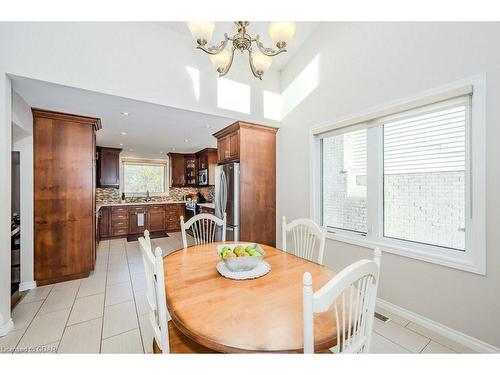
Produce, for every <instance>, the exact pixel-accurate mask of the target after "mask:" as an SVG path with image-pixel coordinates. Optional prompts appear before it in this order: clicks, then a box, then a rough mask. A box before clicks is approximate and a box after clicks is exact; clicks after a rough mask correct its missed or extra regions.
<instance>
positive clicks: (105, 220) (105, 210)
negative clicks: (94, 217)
mask: <svg viewBox="0 0 500 375" xmlns="http://www.w3.org/2000/svg"><path fill="white" fill-rule="evenodd" d="M99 235H100V237H101V238H106V237H109V236H110V235H111V208H109V207H101V209H100V210H99Z"/></svg>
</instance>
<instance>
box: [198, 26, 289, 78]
mask: <svg viewBox="0 0 500 375" xmlns="http://www.w3.org/2000/svg"><path fill="white" fill-rule="evenodd" d="M234 24H235V26H236V31H237V32H236V34H234V35H233V36H232V37H229V36H228V35H227V33H226V34H224V40H223V41H222V42H221V43H220V44H219V45H218V46H207V43H208V41H209V40H210V38H211V37H212V34H213V31H214V29H215V24H214V23H213V22H188V27H189V30H190V31H191V34H192V35H193V37H194V39H195V40H196V43H197V44H198V46H197V47H196V48H198V49H201V50H202V51H204V52H206V53H208V54H209V55H210V60H212V63H213V65H214V66H215V68H216V69H217V72H218V73H219V77H222V76H225V75H226V74H227V73H228V72H229V69H230V68H231V65H232V63H233V58H234V51H236V50H239V51H240V52H241V53H243V52H245V51H248V60H249V63H250V69H251V70H252V73H253V75H254V76H255V77H256V78H258V79H262V76H263V75H264V73H265V72H266V71H267V70H268V69H269V67H270V66H271V64H272V62H273V61H272V56H276V55H278V54H280V53H282V52H286V44H287V42H288V41H290V39H292V37H293V35H294V34H295V23H294V22H270V24H269V29H268V31H269V35H270V36H271V39H272V40H273V43H274V44H275V45H276V48H277V49H273V48H267V47H264V45H263V44H262V42H261V41H260V37H259V35H256V36H255V38H252V37H251V36H250V35H249V34H247V28H248V25H249V24H250V22H248V21H236V22H235V23H234ZM229 42H231V43H229ZM254 43H255V45H256V46H257V49H254V48H253V47H252V45H253V44H254ZM228 44H229V48H226V47H228Z"/></svg>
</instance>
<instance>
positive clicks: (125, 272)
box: [0, 233, 471, 353]
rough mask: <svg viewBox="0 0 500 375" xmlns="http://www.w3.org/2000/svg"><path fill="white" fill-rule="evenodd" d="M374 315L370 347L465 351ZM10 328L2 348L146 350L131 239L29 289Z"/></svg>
mask: <svg viewBox="0 0 500 375" xmlns="http://www.w3.org/2000/svg"><path fill="white" fill-rule="evenodd" d="M152 241H153V245H154V246H155V247H156V246H160V247H161V248H162V250H163V253H164V254H168V253H170V252H171V251H173V250H175V249H178V248H180V247H182V239H181V236H180V233H172V234H171V236H170V237H165V238H159V239H153V240H152ZM379 312H380V313H382V314H383V315H385V316H387V317H389V318H390V319H389V320H388V321H387V322H385V323H384V322H382V321H380V320H378V319H375V325H374V331H375V332H374V334H373V340H372V352H374V353H455V352H459V353H466V352H470V351H471V350H470V349H468V348H465V347H463V346H462V345H460V344H457V343H455V342H452V341H450V340H449V339H446V338H444V337H441V336H438V335H436V334H434V333H433V332H430V331H428V330H426V329H425V328H424V327H421V326H419V325H417V324H415V323H412V322H409V321H407V320H405V319H403V318H401V317H399V316H395V315H393V314H391V313H389V312H387V311H383V310H379ZM13 320H14V324H15V330H14V331H13V332H11V333H10V334H8V335H7V336H4V337H0V353H12V352H14V353H26V352H29V353H41V352H42V353H56V352H57V353H151V351H152V333H151V329H150V327H149V324H148V321H147V305H146V284H145V278H144V269H143V265H142V257H141V254H140V250H139V246H138V243H137V242H127V241H126V240H124V239H118V240H110V241H102V242H101V243H100V244H99V247H98V249H97V263H96V268H95V271H94V272H93V273H92V274H91V275H90V276H89V277H88V278H86V279H80V280H74V281H68V282H63V283H58V284H54V285H47V286H42V287H38V288H35V289H32V290H30V291H29V292H28V294H27V295H26V296H25V297H24V298H23V299H22V301H21V302H20V303H19V304H18V305H17V306H16V307H15V309H14V311H13Z"/></svg>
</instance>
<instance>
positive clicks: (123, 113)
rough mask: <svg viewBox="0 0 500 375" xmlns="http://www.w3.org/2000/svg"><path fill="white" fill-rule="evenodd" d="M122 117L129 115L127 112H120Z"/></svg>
mask: <svg viewBox="0 0 500 375" xmlns="http://www.w3.org/2000/svg"><path fill="white" fill-rule="evenodd" d="M120 113H121V114H122V115H123V116H128V115H129V113H128V112H120Z"/></svg>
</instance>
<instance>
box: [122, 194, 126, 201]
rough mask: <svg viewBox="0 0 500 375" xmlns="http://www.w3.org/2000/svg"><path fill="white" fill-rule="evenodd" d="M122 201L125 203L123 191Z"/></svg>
mask: <svg viewBox="0 0 500 375" xmlns="http://www.w3.org/2000/svg"><path fill="white" fill-rule="evenodd" d="M122 203H125V193H122Z"/></svg>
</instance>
